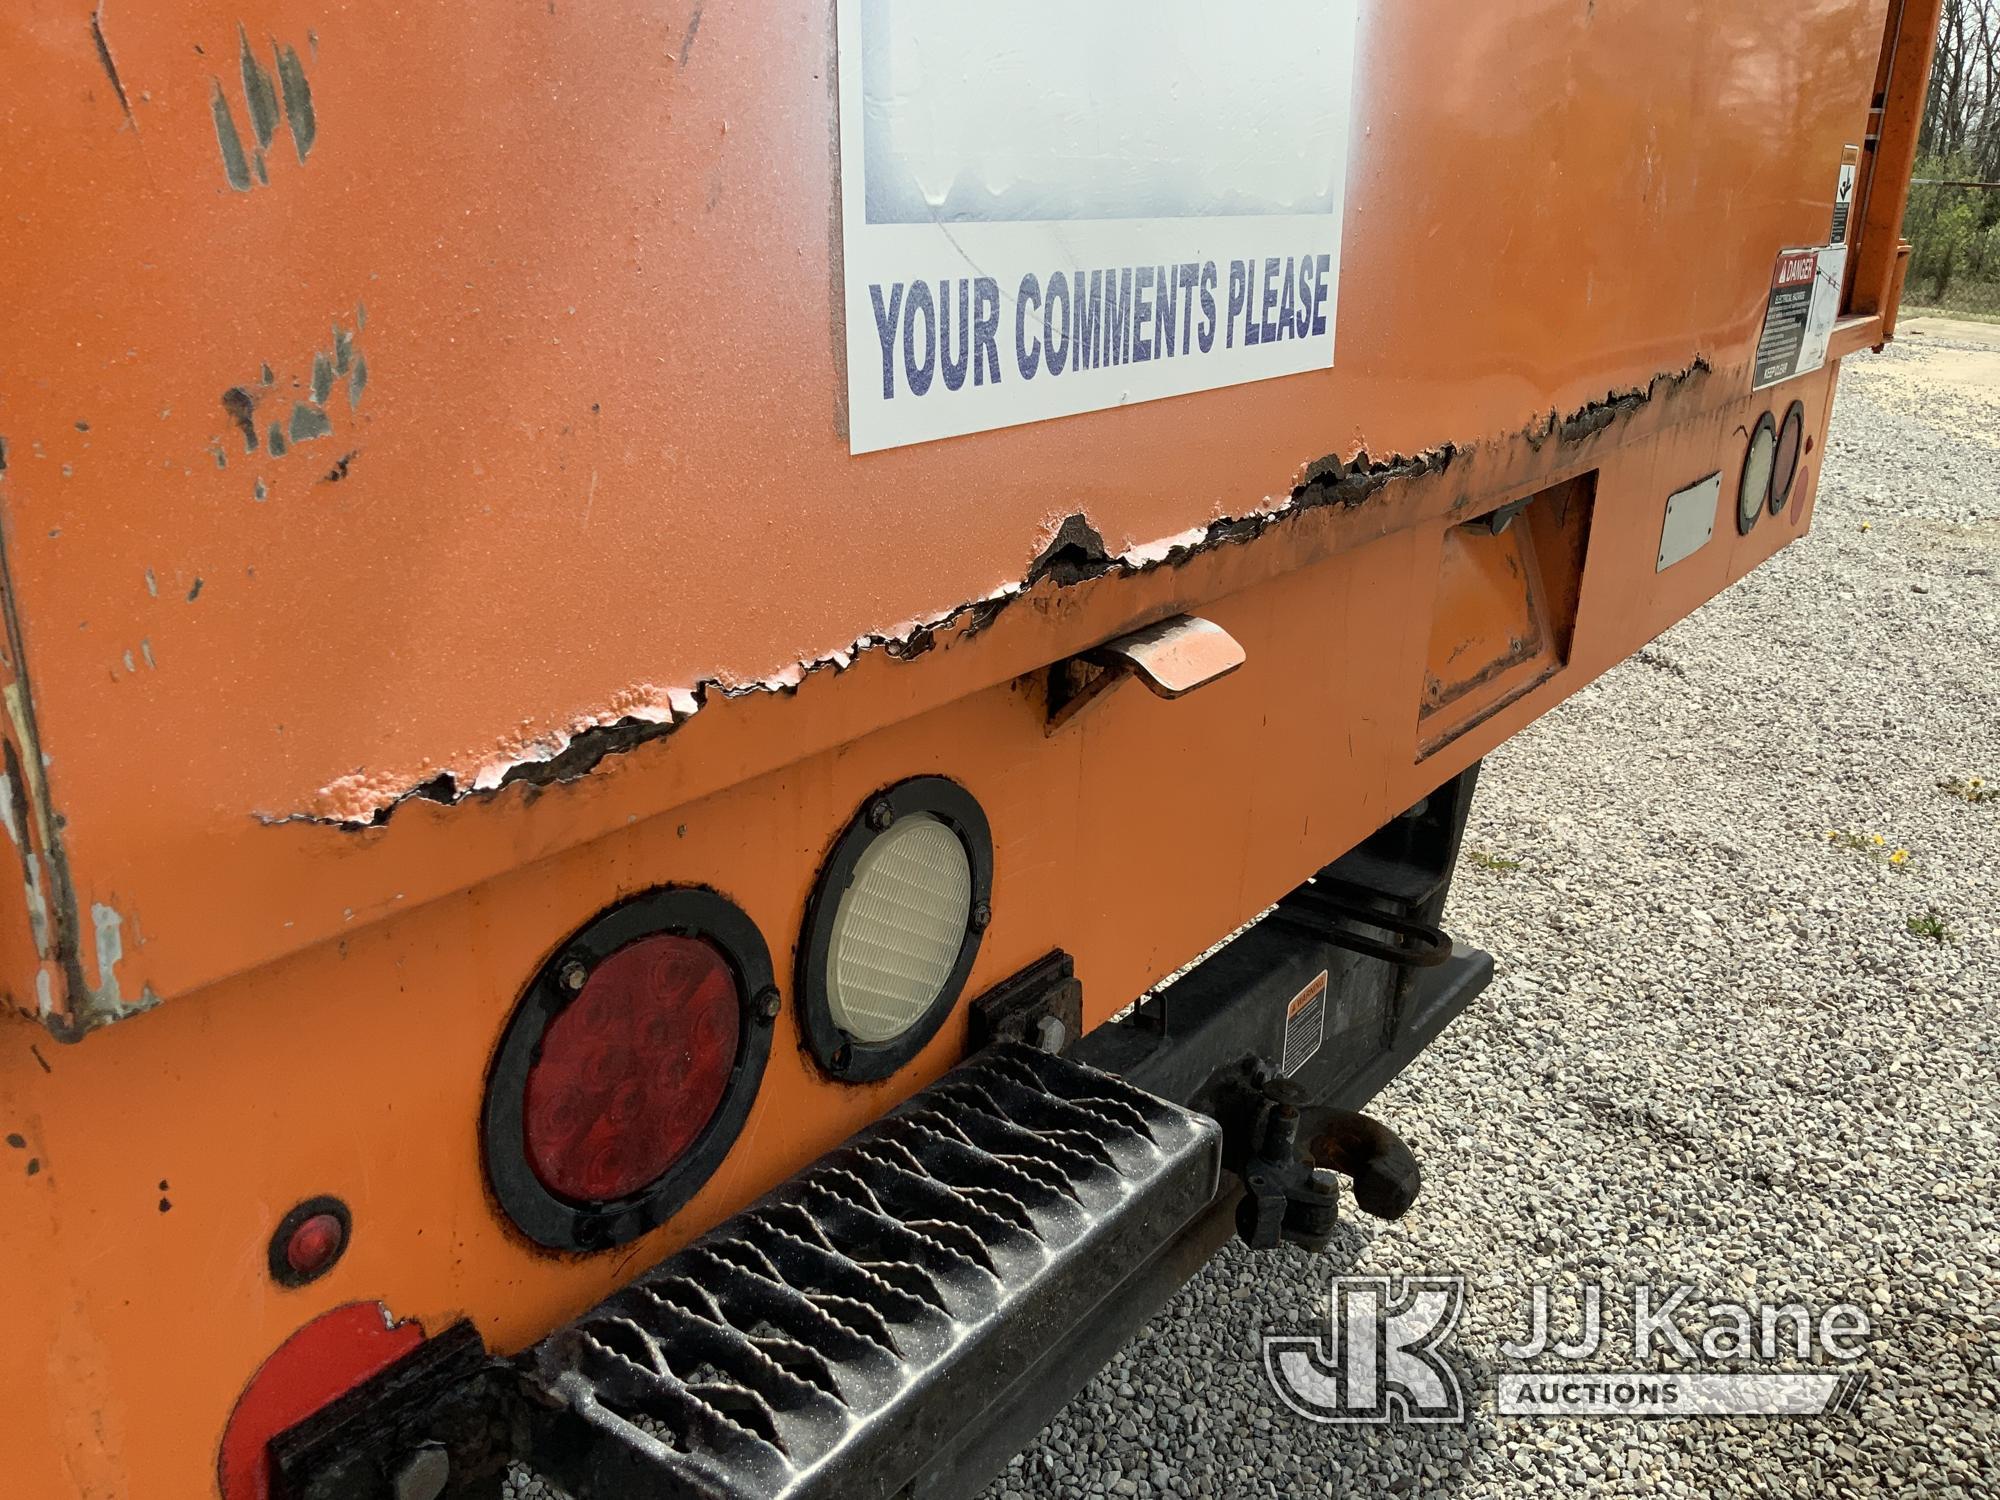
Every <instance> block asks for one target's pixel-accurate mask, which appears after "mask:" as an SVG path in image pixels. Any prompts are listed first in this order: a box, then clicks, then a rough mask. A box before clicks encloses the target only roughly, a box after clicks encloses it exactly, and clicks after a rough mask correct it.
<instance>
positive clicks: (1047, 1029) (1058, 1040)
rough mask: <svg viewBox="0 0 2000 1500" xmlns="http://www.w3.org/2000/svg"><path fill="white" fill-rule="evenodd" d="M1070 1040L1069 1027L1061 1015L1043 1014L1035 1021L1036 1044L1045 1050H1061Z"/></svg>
mask: <svg viewBox="0 0 2000 1500" xmlns="http://www.w3.org/2000/svg"><path fill="white" fill-rule="evenodd" d="M1068 1041H1069V1028H1068V1027H1067V1026H1065V1025H1064V1024H1063V1022H1062V1018H1061V1017H1060V1016H1043V1017H1042V1018H1041V1019H1040V1020H1039V1021H1037V1022H1035V1045H1036V1046H1037V1047H1039V1048H1040V1049H1041V1050H1042V1051H1044V1052H1060V1051H1062V1049H1063V1046H1064V1044H1065V1043H1067V1042H1068Z"/></svg>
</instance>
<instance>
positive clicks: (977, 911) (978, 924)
mask: <svg viewBox="0 0 2000 1500" xmlns="http://www.w3.org/2000/svg"><path fill="white" fill-rule="evenodd" d="M992 925H993V908H992V907H990V906H988V905H987V904H986V903H985V902H984V901H981V902H980V903H979V904H978V905H977V906H975V907H973V908H972V930H973V931H974V932H984V931H985V930H986V929H987V928H988V927H990V926H992Z"/></svg>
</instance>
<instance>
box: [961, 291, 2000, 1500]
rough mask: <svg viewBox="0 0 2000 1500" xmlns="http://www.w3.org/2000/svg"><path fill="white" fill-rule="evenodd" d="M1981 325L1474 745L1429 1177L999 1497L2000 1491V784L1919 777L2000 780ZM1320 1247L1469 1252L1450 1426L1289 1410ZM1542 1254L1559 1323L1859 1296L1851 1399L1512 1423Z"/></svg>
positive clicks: (1995, 371)
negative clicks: (1857, 1364)
mask: <svg viewBox="0 0 2000 1500" xmlns="http://www.w3.org/2000/svg"><path fill="white" fill-rule="evenodd" d="M1978 337H1979V336H1978V334H1977V333H1976V331H1974V330H1967V329H1963V328H1960V329H1949V328H1946V329H1939V330H1934V331H1931V332H1930V333H1928V334H1927V335H1925V336H1923V337H1921V338H1912V339H1911V340H1910V342H1908V343H1906V344H1903V345H1899V346H1896V347H1894V348H1892V349H1890V350H1888V351H1887V352H1885V353H1883V354H1880V355H1868V356H1863V357H1861V358H1859V359H1855V360H1852V361H1850V362H1849V364H1848V366H1847V369H1846V374H1845V376H1844V378H1843V383H1842V388H1841V395H1840V405H1839V409H1838V412H1837V414H1836V420H1835V423H1834V436H1833V439H1832V442H1831V445H1830V446H1831V451H1830V452H1829V453H1827V454H1826V455H1825V457H1824V465H1825V472H1824V475H1823V479H1822V483H1821V488H1820V498H1819V503H1818V512H1817V518H1816V522H1815V530H1814V532H1813V534H1812V535H1811V536H1810V537H1809V538H1807V539H1806V540H1805V541H1803V542H1801V543H1799V544H1798V545H1796V546H1794V547H1792V548H1791V549H1789V550H1788V551H1787V552H1786V553H1784V554H1783V555H1782V556H1780V557H1779V558H1778V559H1776V560H1775V561H1774V562H1773V563H1772V564H1771V565H1770V566H1768V567H1766V568H1764V569H1762V570H1760V571H1759V572H1758V573H1756V574H1755V575H1753V576H1752V577H1750V578H1748V579H1745V580H1744V581H1743V582H1742V583H1740V584H1738V585H1737V586H1736V587H1735V588H1733V589H1732V590H1730V591H1729V592H1728V593H1727V594H1725V595H1724V596H1723V597H1722V598H1720V599H1718V600H1716V601H1714V602H1713V603H1711V604H1710V605H1708V606H1707V607H1706V608H1705V609H1703V610H1701V611H1700V612H1699V613H1697V614H1696V615H1695V616H1694V617H1692V618H1691V619H1689V620H1686V621H1684V622H1683V623H1682V624H1680V625H1678V626H1676V627H1675V628H1674V629H1673V630H1671V631H1669V632H1668V633H1667V634H1666V635H1664V636H1662V637H1661V638H1660V639H1659V640H1658V641H1656V642H1655V643H1654V644H1653V645H1651V646H1649V647H1647V648H1646V650H1645V651H1643V652H1642V653H1641V654H1640V655H1639V657H1638V658H1637V659H1635V660H1633V661H1631V662H1628V663H1626V664H1625V665H1623V666H1621V667H1619V668H1618V669H1617V670H1615V671H1613V672H1611V673H1610V674H1609V675H1607V676H1606V677H1605V678H1603V679H1602V680H1601V681H1600V682H1599V683H1597V684H1596V685H1594V686H1593V687H1591V688H1590V689H1588V690H1586V691H1584V692H1582V693H1580V694H1578V695H1577V696H1576V697H1575V698H1573V699H1572V700H1571V701H1570V702H1568V703H1567V704H1565V705H1564V706H1563V707H1561V708H1559V709H1557V710H1556V711H1555V712H1554V713H1552V714H1550V715H1549V716H1548V717H1547V718H1546V719H1544V720H1543V721H1542V722H1541V723H1539V724H1538V725H1536V726H1535V727H1534V728H1533V729H1532V730H1530V731H1529V732H1527V733H1526V734H1523V735H1521V736H1519V737H1518V738H1516V739H1515V740H1513V741H1511V742H1510V743H1509V744H1507V745H1506V746H1505V747H1504V748H1503V749H1502V750H1501V751H1500V752H1499V753H1497V754H1496V755H1495V756H1493V757H1492V759H1491V760H1490V761H1489V762H1488V763H1487V769H1486V773H1485V777H1484V779H1483V781H1482V783H1481V786H1480V792H1479V797H1478V799H1477V800H1476V801H1475V803H1474V807H1473V813H1472V825H1471V827H1470V829H1469V830H1468V833H1467V849H1468V851H1469V855H1468V858H1467V859H1466V861H1465V863H1464V866H1463V868H1462V870H1461V873H1460V876H1459V880H1458V883H1457V885H1456V887H1455V889H1454V893H1453V896H1452V902H1451V910H1450V912H1449V913H1448V920H1449V921H1450V924H1451V926H1452V929H1453V931H1454V932H1455V933H1456V934H1457V935H1458V936H1460V937H1461V938H1462V939H1464V940H1466V941H1470V942H1474V943H1477V944H1479V945H1480V946H1482V947H1485V948H1487V949H1489V950H1491V951H1492V952H1493V953H1494V954H1495V955H1496V957H1497V959H1498V963H1499V977H1498V979H1497V980H1496V982H1495V984H1494V986H1493V988H1492V989H1491V990H1490V991H1488V993H1487V994H1486V995H1485V996H1484V997H1483V998H1482V999H1481V1001H1480V1002H1479V1004H1478V1005H1477V1006H1476V1008H1475V1009H1474V1010H1473V1011H1472V1012H1471V1013H1469V1014H1468V1015H1467V1016H1466V1017H1465V1018H1464V1019H1462V1020H1461V1021H1460V1022H1459V1023H1458V1024H1457V1025H1456V1026H1455V1027H1454V1028H1453V1029H1452V1030H1451V1031H1449V1032H1447V1033H1446V1035H1445V1036H1444V1038H1443V1039H1442V1040H1441V1041H1440V1042H1439V1043H1438V1044H1437V1045H1435V1046H1434V1047H1432V1048H1431V1049H1430V1051H1429V1052H1427V1053H1426V1054H1425V1055H1424V1056H1423V1057H1422V1058H1420V1059H1419V1060H1418V1061H1417V1063H1416V1064H1415V1065H1414V1066H1412V1067H1411V1068H1410V1069H1409V1071H1408V1072H1406V1073H1405V1074H1404V1075H1403V1077H1402V1078H1400V1079H1399V1080H1397V1082H1396V1083H1395V1085H1393V1086H1392V1087H1391V1089H1390V1090H1388V1091H1387V1092H1386V1093H1385V1094H1384V1095H1383V1096H1382V1097H1381V1098H1380V1100H1378V1102H1377V1105H1376V1111H1377V1113H1379V1114H1380V1115H1382V1117H1383V1118H1385V1119H1387V1120H1389V1121H1391V1122H1393V1123H1394V1124H1395V1125H1396V1126H1397V1128H1398V1129H1399V1130H1400V1131H1402V1132H1403V1134H1404V1136H1405V1138H1406V1139H1408V1140H1409V1141H1410V1143H1411V1144H1412V1146H1413V1147H1414V1148H1415V1149H1416V1151H1417V1154H1418V1156H1419V1158H1420V1159H1421V1160H1422V1161H1423V1163H1424V1170H1425V1173H1426V1178H1427V1185H1426V1189H1425V1195H1424V1198H1423V1200H1422V1201H1421V1203H1420V1204H1419V1205H1418V1207H1417V1208H1416V1209H1415V1210H1414V1211H1413V1212H1412V1213H1411V1214H1410V1215H1409V1217H1408V1218H1406V1219H1404V1220H1403V1221H1402V1222H1401V1223H1399V1224H1396V1225H1394V1226H1387V1227H1385V1226H1381V1225H1378V1224H1374V1223H1372V1222H1355V1221H1350V1222H1349V1223H1348V1224H1347V1225H1346V1226H1344V1229H1343V1238H1342V1240H1341V1241H1340V1242H1339V1243H1337V1244H1336V1246H1335V1248H1334V1250H1333V1251H1332V1252H1331V1253H1330V1254H1329V1255H1328V1256H1326V1257H1324V1258H1320V1259H1313V1258H1309V1257H1307V1256H1305V1255H1302V1254H1298V1253H1295V1252H1291V1251H1284V1252H1278V1253H1274V1254H1270V1255H1264V1256H1253V1255H1250V1254H1248V1253H1246V1252H1242V1251H1239V1250H1237V1249H1236V1248H1235V1247H1233V1246H1232V1247H1230V1248H1229V1249H1228V1250H1226V1251H1225V1252H1224V1253H1223V1254H1222V1255H1221V1256H1220V1257H1219V1258H1218V1259H1217V1260H1216V1261H1215V1262H1214V1263H1213V1264H1212V1265H1210V1266H1209V1268H1208V1269H1207V1270H1206V1271H1205V1272H1204V1273H1203V1274H1202V1275H1200V1276H1198V1277H1197V1278H1196V1279H1195V1280H1194V1281H1193V1282H1191V1283H1190V1284H1189V1285H1188V1286H1187V1288H1186V1289H1185V1290H1184V1291H1183V1292H1182V1294H1181V1295H1180V1297H1179V1298H1178V1299H1177V1300H1176V1301H1175V1302H1174V1303H1173V1304H1172V1305H1171V1306H1170V1307H1169V1308H1168V1309H1167V1311H1166V1312H1164V1313H1163V1314H1162V1315H1161V1316H1160V1317H1159V1318H1158V1319H1156V1320H1155V1321H1154V1322H1153V1324H1152V1325H1151V1326H1150V1327H1149V1328H1147V1329H1146V1331H1145V1332H1144V1333H1143V1334H1141V1335H1140V1336H1139V1337H1138V1338H1137V1339H1135V1340H1134V1341H1133V1342H1132V1343H1131V1344H1130V1345H1129V1346H1128V1347H1127V1348H1126V1349H1125V1350H1124V1351H1123V1352H1122V1353H1121V1354H1120V1355H1119V1356H1118V1357H1117V1358H1116V1359H1115V1360H1114V1361H1113V1362H1112V1364H1111V1365H1110V1366H1108V1367H1107V1368H1106V1369H1105V1370H1104V1372H1103V1373H1102V1374H1101V1375H1100V1376H1099V1377H1098V1379H1097V1380H1095V1381H1094V1382H1093V1383H1092V1384H1091V1385H1090V1387H1089V1388H1088V1389H1086V1390H1085V1391H1084V1392H1083V1394H1082V1395H1080V1396H1079V1397H1078V1398H1077V1399H1076V1400H1075V1401H1074V1402H1072V1403H1071V1405H1070V1406H1069V1407H1068V1408H1067V1409H1066V1410H1065V1411H1064V1412H1063V1413H1062V1415H1061V1416H1059V1417H1058V1418H1057V1419H1056V1420H1055V1421H1054V1422H1053V1423H1052V1424H1051V1425H1050V1426H1049V1428H1048V1429H1047V1430H1046V1431H1045V1432H1044V1433H1043V1435H1042V1437H1041V1439H1040V1441H1039V1442H1038V1443H1037V1444H1036V1445H1035V1446H1034V1447H1032V1448H1030V1449H1029V1450H1028V1451H1027V1452H1025V1453H1023V1454H1022V1455H1020V1457H1019V1458H1018V1459H1017V1460H1016V1461H1015V1463H1014V1466H1013V1467H1012V1468H1011V1469H1010V1470H1009V1471H1008V1473H1007V1474H1006V1475H1005V1476H1004V1477H1003V1478H1002V1479H1001V1480H1000V1481H999V1482H998V1483H996V1484H995V1485H994V1486H993V1488H992V1490H991V1491H990V1492H989V1496H988V1500H1017V1497H1023V1496H1035V1497H1040V1496H1072V1495H1096V1494H1113V1495H1141V1496H1143V1495H1161V1494H1170V1495H1200V1496H1209V1495H1213V1496H1229V1497H1237V1496H1256V1495H1286V1496H1290V1495H1306V1494H1315V1493H1326V1492H1328V1491H1329V1490H1330V1491H1331V1492H1332V1493H1334V1494H1348V1493H1354V1494H1374V1493H1383V1492H1386V1493H1388V1494H1408V1493H1417V1494H1431V1493H1437V1492H1451V1493H1454V1494H1462V1495H1465V1496H1484V1495H1502V1494H1505V1495H1516V1494H1521V1493H1529V1492H1545V1491H1549V1490H1552V1489H1562V1490H1567V1491H1582V1492H1587V1493H1590V1494H1592V1495H1599V1494H1602V1495H1655V1496H1663V1495H1687V1496H1702V1495H1714V1494H1773V1493H1778V1494H1792V1493H1796V1494H1801V1495H1814V1496H1819V1495H1842V1494H1850V1493H1852V1494H1863V1493H1877V1494H1881V1493H1887V1494H1898V1495H1922V1494H1933V1495H1985V1494H2000V1272H1997V1271H1996V1269H1995V1263H1996V1260H2000V1232H1996V1211H1995V1207H1994V1199H1995V1191H1994V1190H1995V1187H1996V1183H1995V1163H1996V1161H2000V1142H1996V1132H2000V1103H1996V1073H2000V1021H1996V1014H2000V921H1996V914H2000V800H1993V801H1988V802H1983V803H1981V802H1973V801H1967V800H1965V799H1964V798H1963V797H1961V796H1959V795H1956V794H1954V793H1952V792H1950V791H1947V790H1945V789H1943V788H1941V787H1940V786H1939V783H1940V782H1946V781H1952V780H1954V779H1957V780H1959V781H1960V782H1961V783H1963V784H1964V786H1965V787H1966V788H1967V789H1968V790H1970V789H1971V788H1970V779H1971V778H1972V777H1974V776H1979V777H1982V778H1983V780H1984V782H1985V784H1986V785H1988V786H1990V785H1992V784H1993V783H2000V583H1996V577H1995V575H1996V571H2000V342H1986V343H1980V342H1972V341H1970V340H1976V339H1977V338H1978ZM1815 461H1816V462H1817V461H1818V460H1815ZM1981 789H1982V790H1983V789H1984V788H1981ZM1829 833H1831V834H1835V835H1840V836H1841V837H1835V838H1829V837H1828V835H1829ZM1877 835H1879V836H1880V840H1881V842H1879V843H1877V842H1876V836H1877ZM1899 851H1907V852H1906V854H1904V855H1903V857H1901V858H1900V859H1898V857H1897V856H1898V853H1899ZM1913 922H1914V923H1915V924H1916V926H1917V927H1919V928H1922V929H1924V931H1921V932H1920V931H1915V930H1912V925H1911V924H1912V923H1913ZM1926 933H1934V934H1935V935H1926ZM1333 1271H1340V1272H1347V1273H1352V1274H1362V1275H1386V1276H1397V1275H1426V1274H1429V1275H1442V1274H1452V1275H1462V1276H1464V1277H1465V1278H1466V1279H1467V1283H1468V1288H1467V1305H1466V1310H1465V1315H1464V1317H1463V1319H1462V1320H1461V1322H1460V1324H1459V1328H1458V1331H1457V1335H1456V1339H1457V1343H1458V1345H1459V1349H1460V1351H1461V1354H1460V1361H1459V1363H1460V1367H1461V1368H1462V1369H1463V1370H1464V1371H1465V1374H1466V1377H1467V1386H1468V1390H1469V1392H1470V1393H1471V1401H1472V1411H1471V1416H1470V1420H1469V1421H1468V1423H1467V1424H1466V1425H1464V1426H1453V1427H1401V1428H1361V1429H1355V1428H1332V1427H1326V1426H1319V1425H1316V1424H1313V1423H1311V1422H1308V1421H1305V1420H1303V1419H1302V1418H1300V1417H1298V1416H1296V1415H1294V1414H1293V1413H1292V1412H1291V1411H1290V1410H1289V1409H1287V1408H1286V1407H1285V1406H1284V1405H1283V1404H1282V1403H1280V1402H1279V1400H1278V1399H1277V1397H1276V1395H1275V1394H1274V1392H1273V1391H1272V1389H1271V1387H1270V1386H1269V1385H1268V1384H1267V1383H1266V1380H1265V1377H1264V1374H1263V1369H1262V1364H1261V1359H1260V1353H1259V1348H1260V1346H1259V1336H1260V1334H1261V1333H1262V1331H1264V1330H1265V1329H1267V1328H1285V1329H1290V1330H1294V1331H1316V1329H1315V1324H1314V1319H1315V1316H1316V1315H1317V1316H1318V1317H1319V1319H1320V1320H1321V1326H1323V1320H1324V1312H1323V1309H1324V1307H1325V1305H1326V1295H1327V1277H1328V1275H1329V1273H1330V1272H1333ZM1532 1282H1545V1283H1547V1284H1549V1285H1550V1286H1551V1288H1552V1296H1553V1298H1554V1305H1555V1307H1556V1308H1557V1310H1558V1316H1557V1328H1558V1331H1559V1332H1560V1331H1564V1330H1567V1329H1571V1328H1573V1327H1574V1309H1575V1306H1576V1301H1575V1299H1576V1297H1577V1296H1578V1294H1579V1291H1580V1289H1581V1288H1583V1287H1584V1286H1586V1285H1592V1284H1594V1285H1598V1286H1601V1287H1602V1288H1603V1289H1604V1301H1605V1307H1606V1316H1605V1323H1606V1328H1607V1331H1608V1335H1609V1337H1610V1338H1612V1339H1616V1338H1617V1337H1618V1329H1619V1322H1620V1320H1619V1316H1618V1312H1617V1309H1618V1308H1619V1307H1620V1306H1622V1307H1623V1309H1624V1319H1623V1321H1624V1326H1625V1329H1626V1330H1627V1331H1628V1332H1629V1328H1630V1301H1629V1299H1630V1296H1631V1292H1630V1290H1629V1289H1630V1288H1633V1287H1636V1286H1638V1285H1641V1284H1644V1285H1648V1286H1653V1287H1658V1288H1661V1289H1662V1291H1663V1292H1664V1291H1666V1290H1670V1289H1671V1288H1672V1287H1674V1286H1676V1285H1679V1284H1688V1285H1691V1286H1692V1287H1693V1288H1694V1291H1693V1294H1692V1296H1691V1297H1690V1299H1689V1302H1688V1303H1687V1304H1686V1306H1687V1308H1688V1309H1689V1311H1690V1312H1691V1313H1693V1314H1695V1316H1693V1317H1690V1318H1688V1319H1686V1320H1684V1321H1685V1322H1687V1323H1688V1324H1689V1325H1690V1326H1692V1327H1694V1328H1699V1327H1701V1326H1703V1325H1702V1323H1701V1322H1700V1319H1699V1316H1698V1314H1699V1309H1701V1308H1703V1307H1705V1306H1707V1305H1708V1304H1709V1303H1712V1302H1719V1301H1735V1302H1750V1303H1753V1304H1759V1305H1770V1304H1777V1303H1780V1302H1785V1301H1792V1300H1798V1301H1802V1302H1804V1303H1806V1304H1807V1305H1809V1306H1810V1307H1811V1308H1812V1309H1813V1310H1814V1311H1815V1313H1818V1312H1821V1311H1823V1310H1825V1309H1827V1308H1829V1307H1831V1306H1832V1305H1834V1304H1837V1303H1840V1302H1843V1301H1851V1302H1853V1303H1856V1304H1858V1305H1859V1306H1861V1307H1862V1308H1863V1309H1865V1311H1866V1313H1867V1315H1868V1318H1869V1321H1870V1325H1871V1338H1870V1340H1869V1344H1868V1348H1867V1353H1866V1356H1865V1358H1864V1360H1863V1361H1862V1365H1861V1368H1864V1369H1865V1370H1867V1371H1868V1372H1869V1383H1868V1387H1867V1391H1866V1394H1865V1396H1864V1397H1863V1398H1862V1401H1861V1404H1860V1406H1859V1408H1858V1410H1857V1411H1856V1412H1854V1413H1853V1414H1851V1415H1848V1416H1843V1417H1830V1418H1812V1419H1799V1420H1784V1419H1776V1418H1738V1419H1733V1420H1721V1419H1704V1420H1698V1421H1687V1420H1682V1421H1671V1422H1644V1421H1639V1420H1634V1419H1616V1418H1597V1419H1569V1420H1563V1421H1550V1420H1533V1419H1523V1418H1502V1417H1498V1416H1496V1415H1495V1413H1494V1408H1493V1400H1492V1389H1493V1383H1494V1378H1495V1375H1496V1373H1497V1372H1500V1371H1503V1370H1505V1369H1508V1368H1514V1367H1515V1366H1512V1365H1510V1364H1508V1363H1507V1362H1506V1361H1504V1360H1503V1359H1502V1358H1501V1357H1500V1355H1499V1345H1500V1344H1501V1342H1502V1341H1503V1340H1508V1339H1515V1338H1519V1337H1521V1336H1523V1335H1524V1334H1525V1333H1526V1331H1527V1327H1528V1317H1527V1307H1528V1292H1527V1290H1526V1288H1527V1286H1528V1285H1529V1284H1530V1283H1532ZM1616 1347H1617V1346H1616V1344H1615V1343H1612V1342H1607V1344H1606V1346H1605V1349H1606V1354H1605V1355H1604V1356H1602V1357H1601V1358H1600V1359H1599V1360H1598V1361H1596V1362H1595V1363H1596V1367H1597V1368H1601V1369H1602V1368H1617V1367H1618V1361H1617V1359H1616ZM1627 1350H1628V1353H1627V1357H1626V1361H1625V1363H1626V1365H1627V1367H1630V1365H1631V1363H1632V1362H1631V1359H1630V1355H1629V1342H1628V1343H1627Z"/></svg>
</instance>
